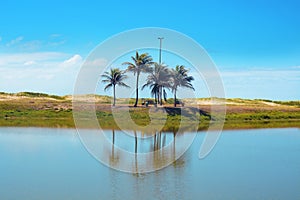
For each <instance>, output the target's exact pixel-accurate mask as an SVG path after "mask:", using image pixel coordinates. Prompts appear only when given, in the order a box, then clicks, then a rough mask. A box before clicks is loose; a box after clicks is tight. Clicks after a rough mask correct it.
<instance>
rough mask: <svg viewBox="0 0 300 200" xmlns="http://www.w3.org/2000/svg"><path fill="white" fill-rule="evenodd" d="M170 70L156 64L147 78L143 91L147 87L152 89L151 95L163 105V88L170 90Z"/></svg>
mask: <svg viewBox="0 0 300 200" xmlns="http://www.w3.org/2000/svg"><path fill="white" fill-rule="evenodd" d="M170 77H171V74H170V70H169V69H168V67H167V66H166V65H163V64H158V63H154V67H153V68H152V72H151V73H150V74H149V76H148V77H147V82H146V83H145V84H144V85H143V87H142V89H144V88H145V87H150V88H152V89H151V95H152V96H154V97H155V102H159V103H162V92H164V93H165V91H163V87H166V88H169V87H171V85H170Z"/></svg>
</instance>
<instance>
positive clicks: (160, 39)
mask: <svg viewBox="0 0 300 200" xmlns="http://www.w3.org/2000/svg"><path fill="white" fill-rule="evenodd" d="M158 39H159V64H161V46H162V40H163V39H164V38H163V37H159V38H158Z"/></svg>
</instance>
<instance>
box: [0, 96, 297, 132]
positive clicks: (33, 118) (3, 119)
mask: <svg viewBox="0 0 300 200" xmlns="http://www.w3.org/2000/svg"><path fill="white" fill-rule="evenodd" d="M0 95H2V97H1V96H0V97H1V98H7V97H20V98H12V99H7V100H0V126H37V127H65V128H74V127H75V125H74V120H73V114H72V104H71V100H70V98H69V97H66V96H65V97H60V96H55V95H48V94H43V93H32V92H23V93H17V94H7V93H1V92H0ZM21 97H22V98H21ZM23 97H24V98H23ZM213 99H215V100H224V99H218V98H213ZM128 100H129V102H130V103H131V104H133V103H134V101H135V99H133V98H132V99H118V100H117V102H118V105H123V104H127V103H128ZM143 100H150V98H149V99H140V100H139V104H141V102H142V101H143ZM196 100H199V101H201V100H203V101H209V100H211V98H201V99H196ZM96 101H97V104H99V105H100V104H101V105H102V104H110V103H111V97H109V96H98V95H96ZM172 101H173V99H169V101H168V103H169V104H172ZM226 102H229V103H236V104H238V105H231V106H227V110H228V112H227V115H226V117H225V124H224V128H225V129H242V128H272V127H300V109H299V107H300V103H299V101H271V100H262V99H255V100H250V99H227V100H226ZM265 102H267V103H276V104H278V105H279V106H274V107H270V106H268V105H266V104H265ZM121 107H122V106H121ZM149 109H150V107H148V108H145V107H138V108H133V107H131V108H130V118H131V119H132V120H133V121H134V122H135V123H136V124H137V125H139V126H140V127H142V128H143V127H147V125H149V124H150V123H151V119H150V116H149ZM152 109H153V107H152ZM156 109H157V113H152V114H153V117H154V118H155V119H156V120H157V121H159V122H161V121H162V120H164V117H163V115H162V113H161V111H162V110H160V109H162V108H156ZM201 109H202V108H201ZM203 109H204V110H202V111H203V112H204V111H205V112H204V113H206V115H200V114H199V113H197V112H198V111H197V112H196V113H195V108H194V109H192V108H188V107H185V108H184V109H183V112H182V113H181V112H180V109H179V108H172V107H168V108H167V116H166V122H165V124H164V126H163V130H164V131H174V130H177V129H178V128H179V126H180V122H181V121H182V119H184V121H185V122H186V123H185V124H184V126H186V127H184V128H185V129H186V130H192V129H194V128H196V129H198V130H205V129H207V128H208V127H209V125H210V123H218V121H216V120H217V119H218V118H219V116H210V112H209V106H208V108H206V107H203ZM205 109H206V110H205ZM123 112H125V111H124V110H122V109H120V110H118V111H117V116H120V117H119V119H120V123H121V125H122V127H126V128H127V129H131V127H130V126H129V125H128V123H127V122H128V119H125V118H124V117H123V116H124V113H123ZM96 116H97V118H98V120H99V124H100V126H101V127H102V128H104V129H110V128H115V129H118V128H119V127H118V125H117V124H116V122H115V120H114V116H113V114H112V112H111V111H110V110H109V109H101V106H100V108H99V109H98V110H97V112H96ZM211 119H213V120H212V121H211ZM195 121H200V123H199V124H195V123H194V122H195ZM153 128H156V126H155V125H154V126H153Z"/></svg>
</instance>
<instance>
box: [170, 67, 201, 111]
mask: <svg viewBox="0 0 300 200" xmlns="http://www.w3.org/2000/svg"><path fill="white" fill-rule="evenodd" d="M171 74H172V87H171V88H172V92H173V93H174V107H176V101H177V100H176V92H177V89H178V87H186V88H190V89H193V90H195V89H194V87H193V85H192V84H191V81H193V80H194V77H192V76H188V70H187V69H185V67H184V66H183V65H177V66H176V67H175V69H172V73H171Z"/></svg>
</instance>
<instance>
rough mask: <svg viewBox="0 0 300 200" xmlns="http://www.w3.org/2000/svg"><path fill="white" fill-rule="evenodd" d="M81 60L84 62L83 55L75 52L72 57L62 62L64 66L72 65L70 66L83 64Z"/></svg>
mask: <svg viewBox="0 0 300 200" xmlns="http://www.w3.org/2000/svg"><path fill="white" fill-rule="evenodd" d="M81 62H82V57H81V56H80V55H78V54H75V55H74V56H72V57H71V58H69V59H67V60H65V61H64V62H63V63H62V66H64V67H70V66H74V65H77V64H81Z"/></svg>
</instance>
